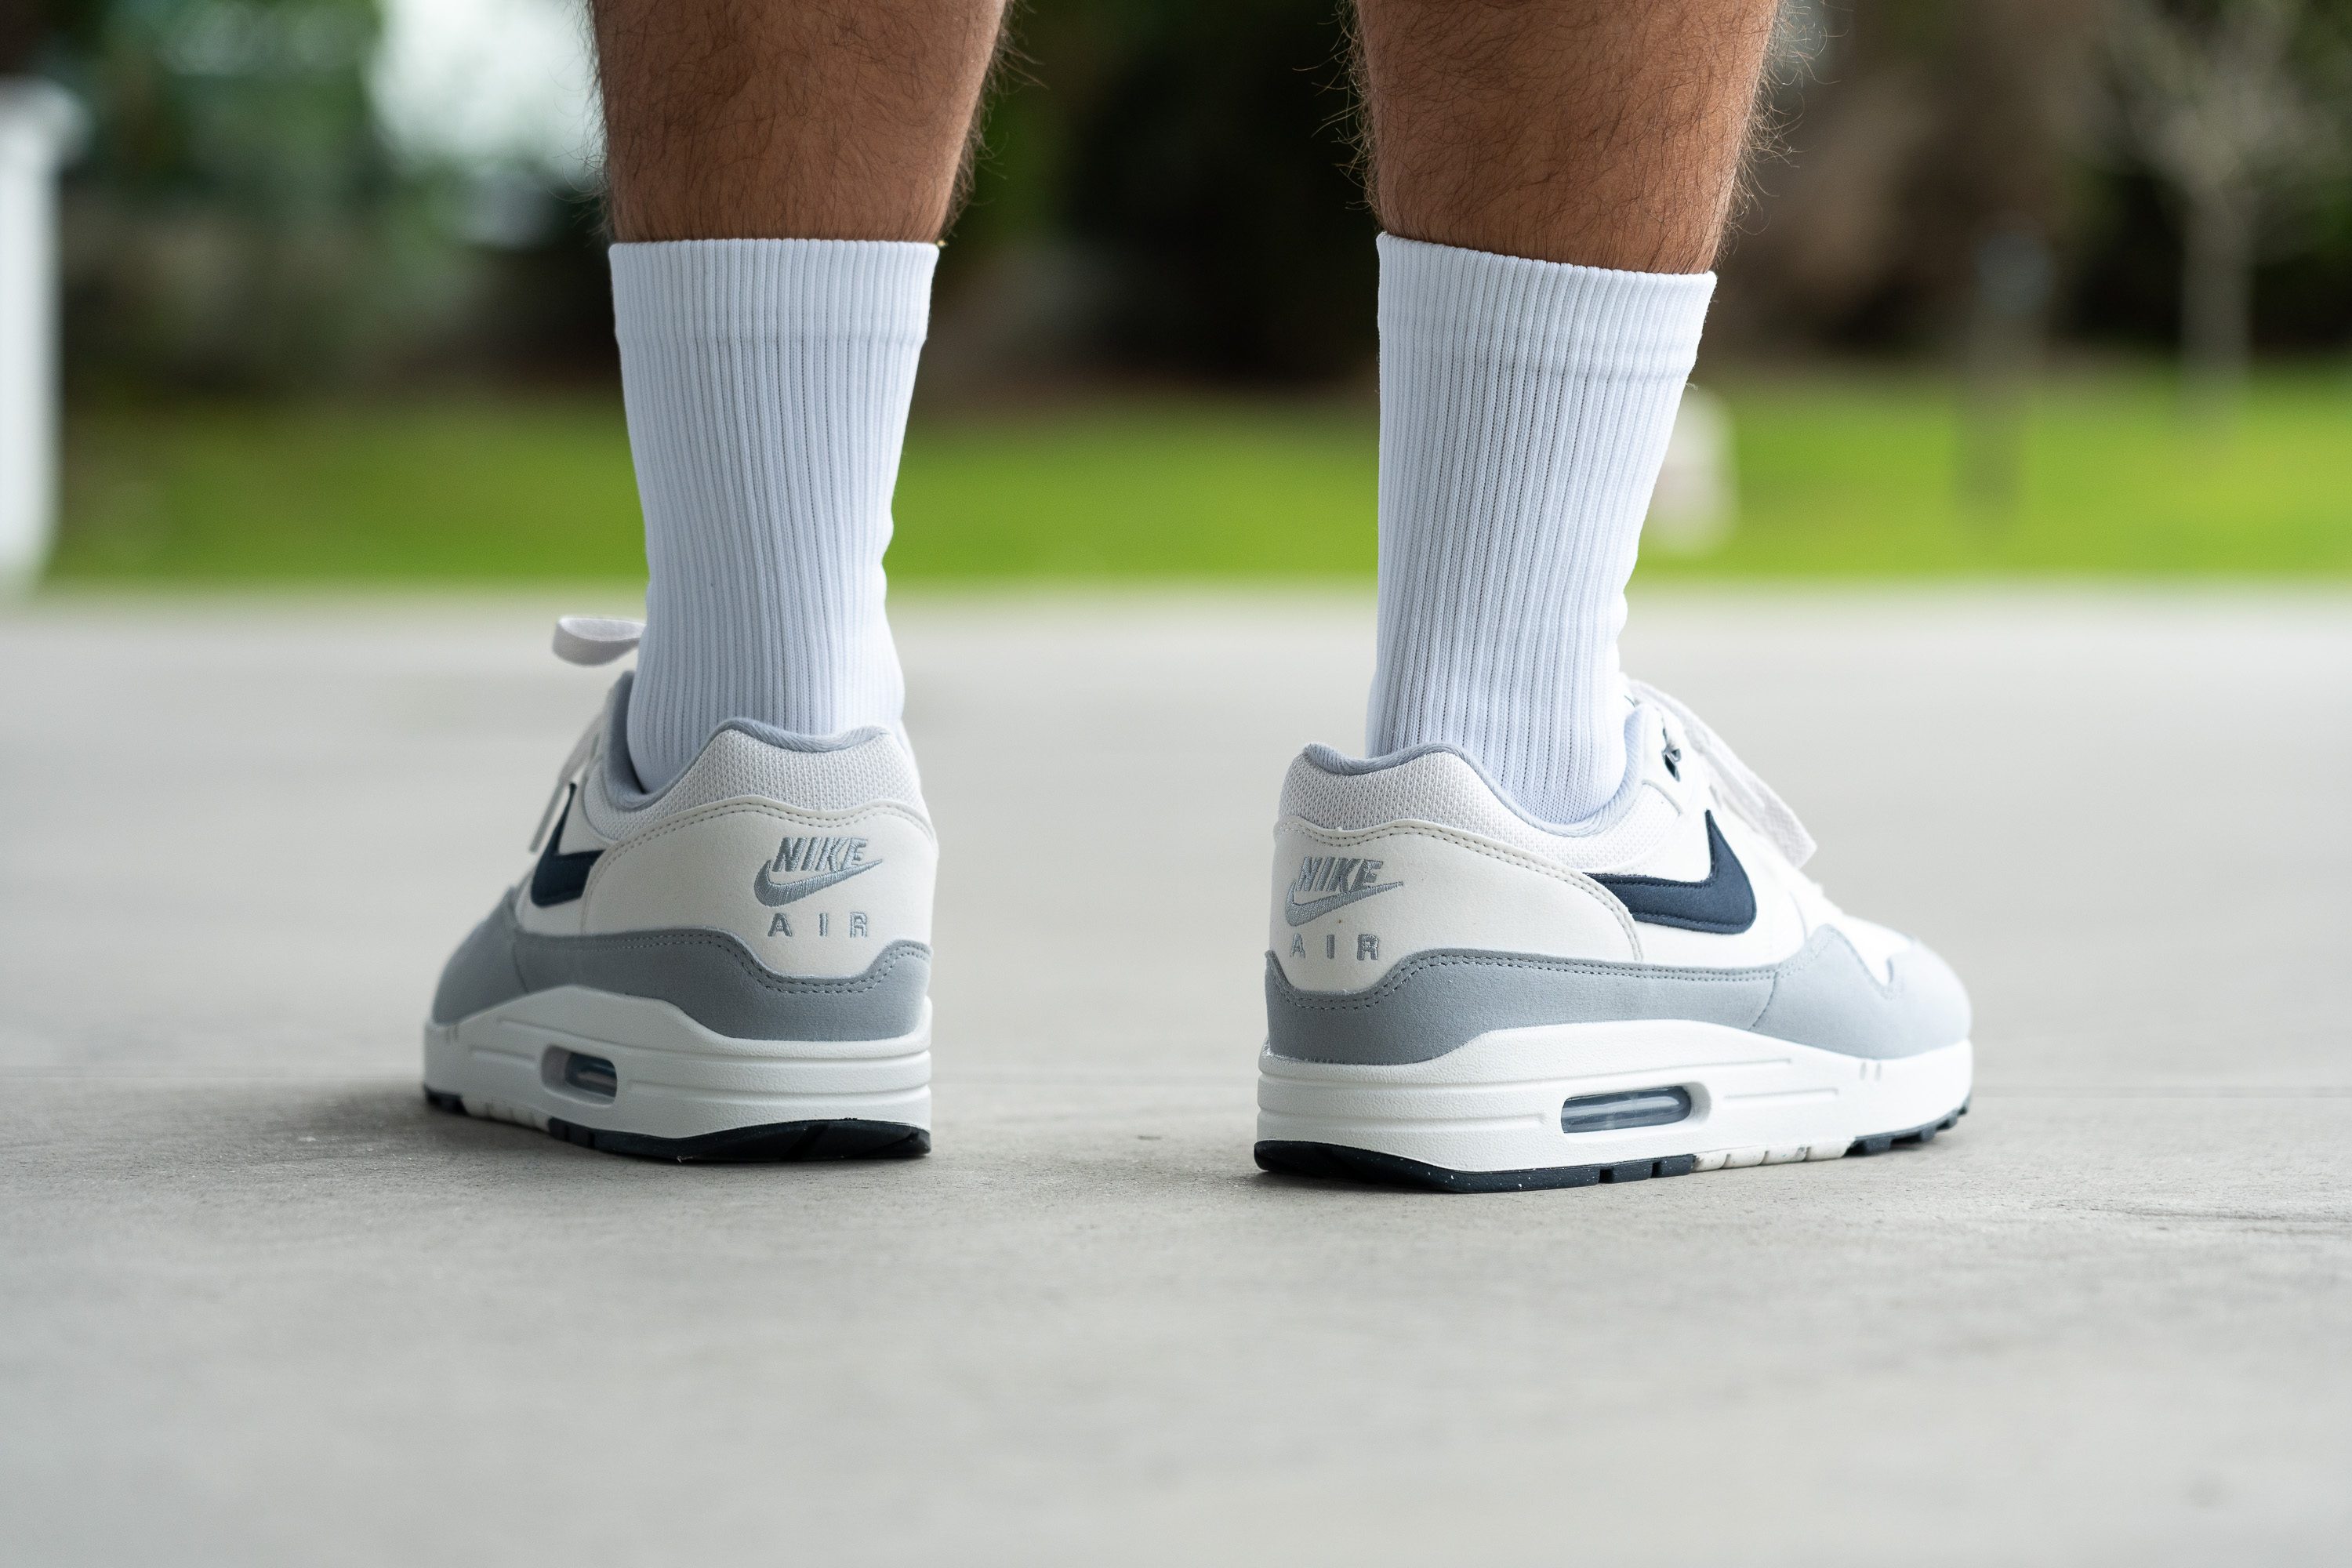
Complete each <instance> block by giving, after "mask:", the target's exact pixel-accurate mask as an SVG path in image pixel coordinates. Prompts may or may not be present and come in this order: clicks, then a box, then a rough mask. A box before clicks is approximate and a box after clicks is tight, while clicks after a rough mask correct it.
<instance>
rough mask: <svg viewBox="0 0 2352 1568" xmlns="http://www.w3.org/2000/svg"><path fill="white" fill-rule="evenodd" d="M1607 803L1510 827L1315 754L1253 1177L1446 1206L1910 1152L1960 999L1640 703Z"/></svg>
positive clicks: (1959, 1033)
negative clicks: (1448, 1200)
mask: <svg viewBox="0 0 2352 1568" xmlns="http://www.w3.org/2000/svg"><path fill="white" fill-rule="evenodd" d="M1626 743H1627V750H1628V752H1629V753H1630V755H1631V758H1632V763H1631V765H1630V766H1629V768H1628V770H1627V776H1626V779H1625V782H1624V784H1623V785H1622V787H1621V788H1620V789H1619V790H1618V793H1617V795H1616V797H1615V798H1614V799H1613V800H1612V801H1611V802H1610V803H1609V805H1607V806H1606V807H1605V808H1603V809H1602V810H1601V812H1600V813H1599V814H1598V815H1596V816H1594V817H1593V818H1591V820H1590V821H1587V822H1583V823H1579V824H1577V825H1575V826H1571V827H1566V828H1563V827H1560V826H1554V825H1549V824H1545V823H1538V822H1535V821H1532V820H1530V819H1528V817H1526V816H1522V815H1521V814H1520V813H1519V812H1518V811H1517V809H1516V808H1515V807H1514V806H1513V805H1512V804H1511V803H1510V802H1509V800H1508V799H1507V798H1506V797H1505V796H1504V795H1503V794H1502V793H1501V792H1500V791H1499V790H1497V789H1496V787H1495V785H1494V784H1492V783H1491V782H1490V781H1489V780H1488V779H1487V778H1486V775H1485V774H1484V773H1482V772H1481V771H1480V769H1479V768H1478V766H1477V764H1476V763H1474V762H1472V761H1471V760H1470V759H1469V758H1468V757H1467V756H1465V755H1464V754H1463V753H1462V752H1458V751H1455V750H1454V749H1452V748H1450V747H1444V746H1424V747H1420V748H1417V749H1415V750H1412V751H1409V752H1400V753H1398V754H1396V755H1394V756H1389V757H1380V758H1375V759H1373V760H1371V761H1370V762H1358V761H1351V760H1349V759H1348V758H1346V757H1343V756H1341V755H1340V754H1339V753H1338V752H1333V751H1330V750H1328V748H1325V747H1320V746H1314V747H1309V748H1308V749H1307V752H1305V753H1304V754H1303V755H1301V756H1300V757H1299V758H1298V760H1297V762H1295V763H1292V764H1291V767H1290V773H1289V776H1288V777H1287V779H1286V781H1285V783H1284V786H1283V793H1282V816H1281V821H1280V824H1279V825H1278V826H1276V829H1275V870H1274V889H1273V890H1274V913H1273V920H1272V923H1271V925H1270V926H1269V928H1268V929H1269V931H1271V933H1272V951H1271V952H1268V953H1267V955H1266V972H1265V994H1266V1016H1267V1017H1266V1023H1267V1041H1266V1046H1265V1051H1264V1053H1263V1054H1262V1055H1261V1057H1260V1058H1259V1079H1258V1106H1259V1114H1258V1140H1259V1142H1258V1144H1257V1161H1258V1163H1259V1164H1260V1165H1262V1166H1264V1167H1265V1169H1267V1170H1270V1171H1284V1172H1291V1173H1301V1174H1309V1175H1338V1176H1354V1177H1360V1178H1364V1179H1370V1180H1376V1181H1387V1182H1402V1183H1408V1184H1419V1185H1424V1186H1431V1187H1438V1188H1444V1189H1446V1190H1450V1191H1458V1192H1493V1191H1514V1190H1518V1189H1523V1188H1529V1187H1560V1186H1582V1185H1588V1184H1593V1183H1598V1182H1626V1181H1639V1180H1641V1179H1643V1178H1644V1177H1648V1176H1671V1175H1681V1174H1684V1173H1687V1172H1692V1171H1711V1170H1716V1169H1718V1168H1723V1167H1732V1166H1741V1165H1759V1164H1778V1163H1784V1162H1791V1161H1798V1160H1828V1159H1834V1158H1836V1157H1837V1156H1839V1155H1842V1154H1847V1153H1876V1152H1883V1151H1884V1150H1885V1149H1887V1148H1889V1147H1891V1146H1893V1145H1895V1144H1898V1143H1912V1142H1926V1141H1927V1140H1928V1139H1931V1138H1933V1137H1934V1136H1935V1135H1936V1134H1937V1132H1939V1131H1943V1130H1945V1129H1947V1128H1948V1127H1950V1126H1951V1125H1952V1124H1953V1123H1954V1122H1955V1121H1958V1118H1959V1117H1960V1115H1961V1114H1962V1113H1963V1112H1964V1111H1965V1110H1967V1109H1968V1099H1969V1079H1970V1052H1969V1001H1968V994H1967V993H1966V991H1964V990H1963V989H1962V988H1961V985H1960V983H1959V981H1958V978H1957V977H1955V976H1954V974H1953V973H1952V972H1951V970H1950V969H1949V968H1948V967H1947V966H1946V965H1945V963H1943V961H1942V960H1941V959H1938V958H1937V956H1936V955H1935V954H1934V953H1933V952H1929V951H1928V950H1927V948H1925V947H1923V946H1921V945H1919V944H1918V943H1917V942H1913V941H1912V940H1910V939H1909V938H1907V937H1904V936H1900V935H1897V934H1896V933H1895V932H1894V931H1888V930H1886V929H1885V927H1882V926H1876V925H1873V924H1870V923H1869V922H1867V921H1858V920H1855V919H1853V917H1851V916H1849V915H1846V914H1843V913H1842V912H1841V911H1840V910H1838V908H1837V907H1836V906H1835V905H1834V904H1832V903H1831V902H1830V901H1829V900H1828V899H1827V898H1826V897H1824V896H1823V894H1822V890H1821V889H1820V888H1819V887H1818V886H1816V885H1815V884H1814V883H1812V882H1811V881H1810V880H1809V879H1806V878H1805V877H1803V876H1802V875H1801V874H1800V873H1799V872H1798V870H1797V868H1798V867H1800V866H1801V865H1803V864H1804V862H1805V860H1806V858H1808V857H1809V856H1810V855H1811V852H1812V840H1811V838H1810V837H1808V836H1807V835H1806V833H1805V830H1804V828H1803V827H1802V826H1801V825H1800V824H1799V823H1798V821H1797V819H1796V817H1795V816H1794V815H1793V814H1792V813H1791V812H1790V810H1789V808H1788V807H1787V806H1786V805H1782V804H1781V802H1780V799H1779V798H1778V797H1777V796H1775V795H1773V794H1772V793H1771V791H1770V790H1769V789H1767V788H1766V787H1765V786H1764V785H1763V784H1762V783H1761V782H1760V781H1759V780H1758V779H1757V778H1756V777H1755V776H1754V775H1753V774H1752V773H1749V772H1748V770H1747V769H1746V768H1744V767H1743V766H1741V765H1740V763H1739V761H1738V758H1737V757H1735V756H1733V755H1732V753H1731V752H1730V751H1729V749H1728V748H1727V747H1726V746H1725V745H1724V744H1723V742H1721V741H1720V740H1718V739H1717V737H1716V736H1715V735H1714V734H1713V733H1712V732H1711V731H1708V730H1707V728H1706V726H1705V725H1703V724H1701V723H1700V722H1699V721H1697V719H1696V718H1695V717H1694V716H1693V715H1692V714H1691V713H1690V712H1689V711H1688V710H1685V709H1684V708H1683V707H1682V706H1681V705H1680V704H1679V703H1677V702H1675V701H1674V700H1672V699H1671V698H1668V697H1666V696H1665V695H1664V694H1663V693H1661V692H1659V691H1657V690H1655V689H1652V688H1649V687H1644V686H1640V685H1636V686H1635V687H1634V688H1633V708H1632V710H1631V711H1630V713H1629V715H1628V717H1627V720H1626Z"/></svg>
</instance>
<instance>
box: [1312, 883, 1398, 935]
mask: <svg viewBox="0 0 2352 1568" xmlns="http://www.w3.org/2000/svg"><path fill="white" fill-rule="evenodd" d="M1403 886H1404V884H1403V883H1402V882H1375V883H1373V884H1372V885H1371V886H1370V887H1369V888H1350V889H1348V890H1347V891H1346V892H1344V893H1333V894H1331V895H1330V896H1329V897H1328V898H1322V899H1309V900H1307V901H1306V902H1305V903H1303V904H1302V903H1300V902H1299V901H1298V895H1297V893H1293V894H1291V895H1290V901H1289V902H1288V903H1287V904H1286V905H1285V906H1284V907H1283V910H1282V918H1283V919H1284V920H1286V921H1289V922H1290V923H1291V924H1292V925H1295V926H1303V925H1305V924H1306V923H1307V921H1317V920H1321V919H1322V918H1323V917H1324V916H1325V915H1328V914H1329V913H1330V912H1331V911H1332V910H1337V909H1343V908H1345V907H1346V906H1347V905H1349V904H1352V903H1354V902H1355V901H1356V900H1358V899H1369V898H1370V897H1371V896H1372V895H1373V894H1374V893H1385V892H1388V891H1390V890H1391V889H1396V888H1402V887H1403Z"/></svg>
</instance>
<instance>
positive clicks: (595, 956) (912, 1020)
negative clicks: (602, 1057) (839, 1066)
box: [433, 899, 931, 1040]
mask: <svg viewBox="0 0 2352 1568" xmlns="http://www.w3.org/2000/svg"><path fill="white" fill-rule="evenodd" d="M930 975H931V951H930V949H929V948H928V947H926V946H924V945H923V944H922V943H921V942H892V943H890V945H889V946H887V947H886V948H884V949H883V950H882V951H881V952H880V953H878V954H877V955H876V957H875V960H874V962H873V963H871V964H869V965H867V966H866V970H865V972H864V973H859V974H853V975H848V976H845V977H844V978H841V979H838V980H824V979H812V978H806V977H803V976H797V975H789V974H779V973H776V972H775V971H774V970H772V969H770V968H769V967H768V966H767V965H765V964H763V963H761V962H760V961H759V959H758V958H757V957H755V956H754V955H753V954H752V952H751V949H750V948H748V947H746V946H745V945H744V944H743V942H742V941H741V940H740V939H739V938H737V937H735V936H732V935H730V934H729V933H728V932H726V931H702V930H676V931H620V932H615V933H613V934H610V935H604V936H542V935H540V934H538V933H535V932H532V931H523V930H521V929H520V927H518V926H517V925H516V924H515V919H514V909H513V904H512V901H511V900H510V899H509V900H501V901H500V903H499V907H498V909H497V910H493V911H492V912H491V915H490V918H489V919H488V920H486V921H483V922H482V923H481V925H480V926H478V927H477V928H476V929H475V931H474V933H473V934H472V935H470V936H468V937H467V939H466V941H465V942H464V943H463V944H462V945H460V946H459V947H458V949H457V954H456V956H454V957H453V958H451V959H450V961H449V967H448V969H447V970H446V972H445V973H443V975H442V978H441V988H440V991H439V993H438V994H436V996H435V997H434V999H433V1018H434V1021H435V1022H436V1023H442V1024H446V1023H453V1022H455V1021H456V1020H457V1019H459V1018H463V1017H466V1016H468V1015H471V1014H474V1013H478V1012H480V1011H482V1010H483V1009H484V1008H486V1007H493V1006H496V1005H498V1004H499V1003H500V1002H505V1001H509V1000H510V999H512V998H514V997H516V996H520V995H523V994H527V993H529V992H532V991H546V990H551V989H553V988H554V987H556V986H559V985H583V986H587V987H590V988H592V989H593V990H597V991H610V992H614V993H617V994H621V995H625V996H643V997H646V998H648V999H650V1000H652V1001H656V1002H667V1003H669V1004H670V1005H673V1006H675V1007H677V1009H678V1010H679V1011H680V1012H682V1013H684V1014H685V1015H686V1016H688V1017H689V1018H692V1019H693V1020H694V1021H695V1022H696V1023H698V1024H700V1025H701V1026H703V1027H704V1028H706V1029H709V1030H712V1031H714V1032H715V1033H718V1034H721V1035H730V1036H733V1037H736V1038H739V1039H755V1040H880V1039H889V1038H892V1037H896V1036H898V1035H903V1034H906V1033H908V1031H909V1030H911V1029H913V1028H914V1027H915V1026H916V1025H917V1024H919V1023H920V1022H921V1021H922V1012H923V996H924V994H925V993H926V992H927V991H928V990H929V987H930Z"/></svg>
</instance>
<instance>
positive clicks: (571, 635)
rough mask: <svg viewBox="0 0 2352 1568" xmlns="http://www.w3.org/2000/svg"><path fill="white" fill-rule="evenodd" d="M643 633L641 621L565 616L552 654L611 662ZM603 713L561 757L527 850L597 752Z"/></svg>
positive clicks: (538, 841) (535, 847)
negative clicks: (564, 793) (561, 760)
mask: <svg viewBox="0 0 2352 1568" xmlns="http://www.w3.org/2000/svg"><path fill="white" fill-rule="evenodd" d="M645 635H646V624H645V622H643V621H629V620H623V619H621V618H619V617H618V616H561V617H559V618H558V619H557V621H556V623H555V642H554V647H555V657H556V658H560V659H562V661H563V662H564V663H566V664H592V665H593V664H610V663H612V662H613V661H614V659H616V658H620V657H621V656H622V655H623V654H625V653H627V652H628V651H629V650H630V649H631V648H633V647H636V646H637V641H638V639H639V638H641V637H644V636H645ZM604 724H605V713H604V710H603V709H601V708H600V709H598V710H596V716H595V717H594V718H593V719H591V720H589V721H588V727H587V728H586V729H585V730H583V731H580V739H579V740H578V741H577V742H574V743H573V745H572V754H571V755H570V756H568V757H566V758H564V759H563V771H562V772H561V773H557V774H556V775H555V788H554V789H553V790H551V791H550V792H549V794H548V796H547V805H546V807H545V809H543V810H541V812H540V814H539V826H538V827H537V828H535V829H533V830H532V833H531V836H530V852H531V853H532V854H534V855H536V854H537V853H539V849H540V847H541V845H543V844H545V843H546V842H547V834H548V830H549V829H550V828H551V827H553V826H555V813H556V808H557V807H559V806H560V805H562V804H563V792H564V790H565V789H566V788H567V787H569V786H570V784H571V783H572V778H573V777H574V776H575V775H576V774H577V773H579V772H580V769H581V768H582V766H583V764H585V763H587V761H588V759H589V758H590V757H591V756H593V755H594V754H595V752H596V737H597V736H598V735H600V734H602V733H603V732H604Z"/></svg>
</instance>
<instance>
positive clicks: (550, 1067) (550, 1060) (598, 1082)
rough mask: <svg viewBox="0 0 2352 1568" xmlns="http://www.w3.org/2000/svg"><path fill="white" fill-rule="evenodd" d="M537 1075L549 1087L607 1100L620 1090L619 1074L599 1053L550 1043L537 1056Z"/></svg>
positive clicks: (593, 1098)
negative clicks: (569, 1049) (541, 1055)
mask: <svg viewBox="0 0 2352 1568" xmlns="http://www.w3.org/2000/svg"><path fill="white" fill-rule="evenodd" d="M539 1079H540V1081H541V1083H544V1084H545V1085H547V1087H548V1088H550V1089H570V1090H571V1091H572V1093H574V1094H584V1095H586V1096H587V1097H588V1098H589V1099H591V1100H611V1099H613V1098H614V1097H615V1096H616V1095H618V1094H619V1093H620V1092H621V1075H620V1074H619V1073H617V1072H615V1071H614V1070H613V1064H612V1063H611V1062H608V1061H606V1060H605V1059H604V1058H603V1057H592V1056H589V1055H587V1054H585V1053H584V1052H581V1051H567V1050H565V1049H564V1048H563V1047H562V1046H550V1047H547V1054H546V1055H545V1056H543V1057H541V1058H539Z"/></svg>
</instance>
